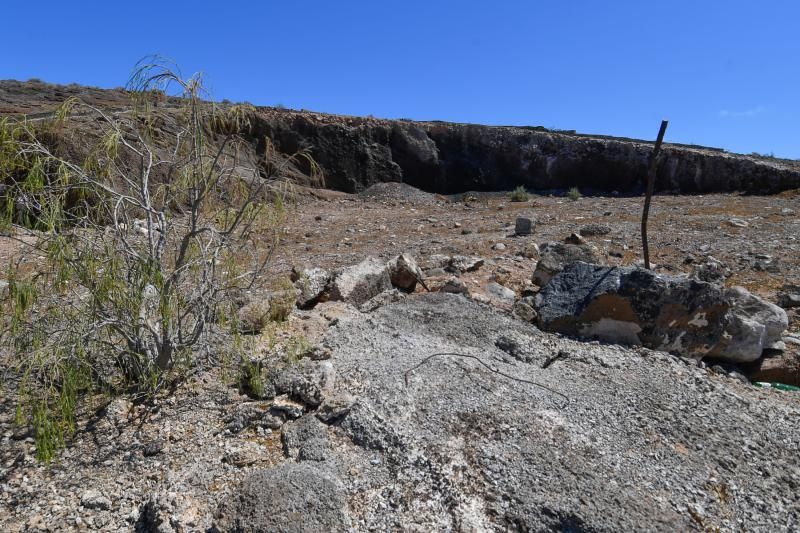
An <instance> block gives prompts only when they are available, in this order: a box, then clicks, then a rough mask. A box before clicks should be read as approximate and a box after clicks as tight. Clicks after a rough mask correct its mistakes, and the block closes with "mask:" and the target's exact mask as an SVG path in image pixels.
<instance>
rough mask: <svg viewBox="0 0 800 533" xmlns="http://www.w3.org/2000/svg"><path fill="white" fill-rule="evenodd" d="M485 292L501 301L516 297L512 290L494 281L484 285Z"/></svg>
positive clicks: (509, 300)
mask: <svg viewBox="0 0 800 533" xmlns="http://www.w3.org/2000/svg"><path fill="white" fill-rule="evenodd" d="M486 292H488V293H489V294H491V295H492V296H494V297H495V298H497V299H499V300H501V301H503V302H509V303H510V302H513V301H514V298H515V297H516V294H514V291H512V290H511V289H509V288H508V287H504V286H502V285H500V284H499V283H497V282H494V281H492V282H489V283H488V284H487V285H486Z"/></svg>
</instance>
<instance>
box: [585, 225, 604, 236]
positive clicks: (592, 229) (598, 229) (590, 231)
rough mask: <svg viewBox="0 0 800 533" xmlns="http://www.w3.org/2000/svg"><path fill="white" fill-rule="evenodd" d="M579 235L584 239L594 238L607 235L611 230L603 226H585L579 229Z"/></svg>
mask: <svg viewBox="0 0 800 533" xmlns="http://www.w3.org/2000/svg"><path fill="white" fill-rule="evenodd" d="M579 233H580V234H581V235H582V236H584V237H596V236H599V235H608V234H609V233H611V228H610V227H609V226H607V225H605V224H587V225H585V226H583V227H582V228H581V229H580V231H579Z"/></svg>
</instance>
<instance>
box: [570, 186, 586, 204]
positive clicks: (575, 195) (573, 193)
mask: <svg viewBox="0 0 800 533" xmlns="http://www.w3.org/2000/svg"><path fill="white" fill-rule="evenodd" d="M582 196H583V195H582V194H581V191H579V190H578V188H577V187H572V188H571V189H570V190H569V191H568V192H567V198H569V199H570V200H572V201H573V202H577V201H578V200H580V199H581V197H582Z"/></svg>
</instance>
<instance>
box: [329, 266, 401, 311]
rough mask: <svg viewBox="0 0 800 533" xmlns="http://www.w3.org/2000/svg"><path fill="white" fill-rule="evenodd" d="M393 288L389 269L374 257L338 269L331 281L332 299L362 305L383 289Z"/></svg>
mask: <svg viewBox="0 0 800 533" xmlns="http://www.w3.org/2000/svg"><path fill="white" fill-rule="evenodd" d="M391 288H392V280H391V278H390V277H389V269H388V268H387V267H386V264H385V263H384V262H382V261H380V260H379V259H377V258H374V257H368V258H366V259H364V260H363V261H361V262H360V263H358V264H357V265H353V266H349V267H344V268H340V269H338V270H336V272H334V275H333V279H332V280H331V283H330V299H331V300H335V301H343V302H346V303H349V304H352V305H354V306H360V305H361V304H363V303H364V302H366V301H367V300H369V299H371V298H373V297H374V296H377V295H378V294H380V293H382V292H383V291H386V290H389V289H391Z"/></svg>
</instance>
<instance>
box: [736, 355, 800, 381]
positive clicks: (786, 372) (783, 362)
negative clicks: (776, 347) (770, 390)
mask: <svg viewBox="0 0 800 533" xmlns="http://www.w3.org/2000/svg"><path fill="white" fill-rule="evenodd" d="M745 371H746V373H747V377H748V378H750V379H751V380H753V381H764V382H767V383H784V384H786V385H794V386H795V387H800V352H797V351H791V352H783V353H780V354H776V355H772V356H770V357H763V358H761V359H759V360H758V361H755V362H753V363H751V364H750V365H748V366H747V368H746V369H745Z"/></svg>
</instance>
